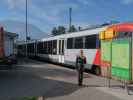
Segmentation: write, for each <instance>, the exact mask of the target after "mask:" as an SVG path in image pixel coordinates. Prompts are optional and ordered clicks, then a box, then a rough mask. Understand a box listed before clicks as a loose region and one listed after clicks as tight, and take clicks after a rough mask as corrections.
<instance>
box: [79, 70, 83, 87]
mask: <svg viewBox="0 0 133 100" xmlns="http://www.w3.org/2000/svg"><path fill="white" fill-rule="evenodd" d="M82 83H83V68H80V70H79V71H78V85H82Z"/></svg>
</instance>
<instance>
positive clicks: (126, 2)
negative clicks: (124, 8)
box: [122, 0, 133, 5]
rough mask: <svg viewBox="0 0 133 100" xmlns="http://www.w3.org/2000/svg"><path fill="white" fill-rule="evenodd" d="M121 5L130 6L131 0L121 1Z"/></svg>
mask: <svg viewBox="0 0 133 100" xmlns="http://www.w3.org/2000/svg"><path fill="white" fill-rule="evenodd" d="M122 3H123V4H125V5H128V4H132V3H133V0H122Z"/></svg>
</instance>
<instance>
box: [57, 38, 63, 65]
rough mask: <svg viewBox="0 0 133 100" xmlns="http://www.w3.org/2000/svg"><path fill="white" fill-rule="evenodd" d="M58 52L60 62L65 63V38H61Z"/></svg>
mask: <svg viewBox="0 0 133 100" xmlns="http://www.w3.org/2000/svg"><path fill="white" fill-rule="evenodd" d="M58 48H59V50H58V54H59V63H64V40H63V39H60V40H59V42H58Z"/></svg>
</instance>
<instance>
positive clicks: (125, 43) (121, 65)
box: [99, 23, 133, 81]
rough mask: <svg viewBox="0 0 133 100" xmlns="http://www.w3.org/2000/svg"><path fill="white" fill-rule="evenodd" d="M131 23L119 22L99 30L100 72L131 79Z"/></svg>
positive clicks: (116, 77)
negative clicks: (101, 30)
mask: <svg viewBox="0 0 133 100" xmlns="http://www.w3.org/2000/svg"><path fill="white" fill-rule="evenodd" d="M132 33H133V23H119V24H114V25H111V26H109V27H108V28H107V29H106V30H105V31H103V32H101V33H100V35H99V38H100V40H101V57H100V58H101V59H100V63H101V72H102V75H103V76H106V77H110V78H115V79H119V80H124V81H125V80H126V81H132V80H133V63H132V62H133V60H132V59H133V56H132V55H133V53H132V51H133V45H132V41H133V40H132Z"/></svg>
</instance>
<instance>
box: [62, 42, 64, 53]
mask: <svg viewBox="0 0 133 100" xmlns="http://www.w3.org/2000/svg"><path fill="white" fill-rule="evenodd" d="M62 55H64V40H62Z"/></svg>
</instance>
